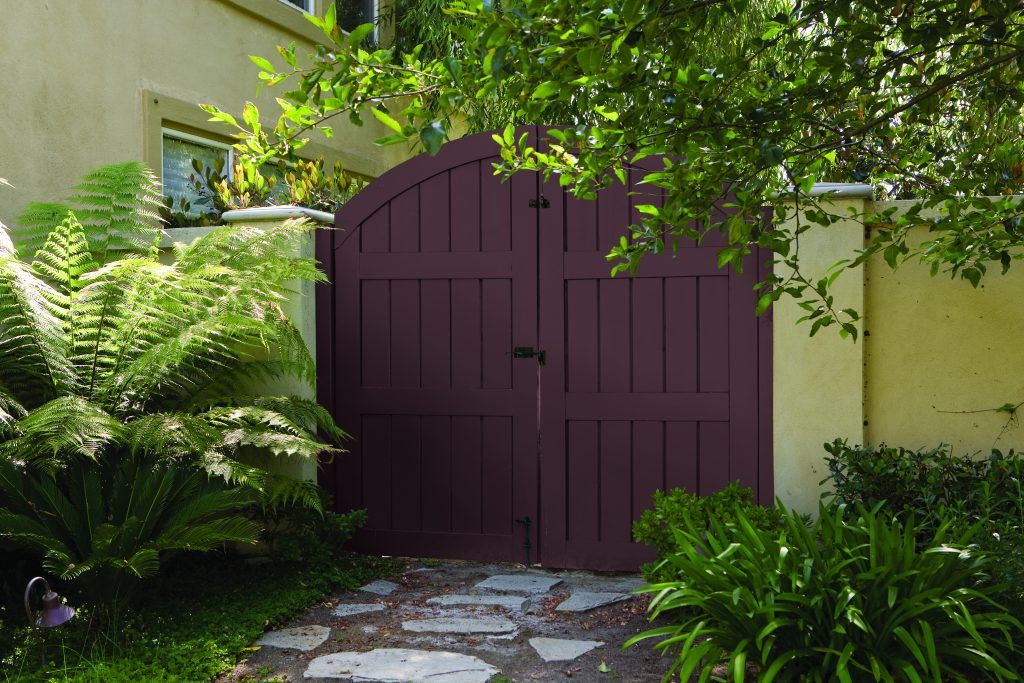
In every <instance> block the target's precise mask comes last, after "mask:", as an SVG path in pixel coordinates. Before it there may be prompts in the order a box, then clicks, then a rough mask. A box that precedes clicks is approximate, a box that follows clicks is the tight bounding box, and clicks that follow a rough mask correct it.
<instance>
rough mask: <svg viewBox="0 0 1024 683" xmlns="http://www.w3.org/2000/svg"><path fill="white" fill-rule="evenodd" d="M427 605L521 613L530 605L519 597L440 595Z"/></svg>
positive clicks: (528, 600)
mask: <svg viewBox="0 0 1024 683" xmlns="http://www.w3.org/2000/svg"><path fill="white" fill-rule="evenodd" d="M427 604H428V605H444V606H451V605H469V606H480V607H502V608H504V609H507V610H517V611H519V612H522V611H523V610H525V609H526V608H527V607H529V605H530V598H524V597H523V596H521V595H442V596H440V597H437V598H430V599H429V600H427Z"/></svg>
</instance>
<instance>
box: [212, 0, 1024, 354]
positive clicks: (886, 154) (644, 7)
mask: <svg viewBox="0 0 1024 683" xmlns="http://www.w3.org/2000/svg"><path fill="white" fill-rule="evenodd" d="M491 4H492V3H484V2H481V0H452V1H451V2H447V3H445V8H444V11H445V12H446V13H448V15H449V16H450V17H451V18H452V23H450V24H449V25H448V26H447V27H446V29H445V30H448V31H450V33H451V35H452V41H453V43H452V44H453V49H452V50H451V51H449V52H448V53H442V52H441V51H439V50H438V49H437V46H436V45H435V44H434V43H431V42H425V43H424V44H422V45H417V46H408V45H406V46H404V47H403V46H402V45H399V47H396V48H388V49H366V46H365V45H364V42H365V40H366V38H367V36H368V35H370V31H371V30H372V27H371V26H370V25H366V26H362V27H360V28H358V29H356V30H354V31H353V32H352V33H351V35H348V36H346V35H345V34H344V33H343V32H342V31H341V30H340V29H339V28H338V27H337V24H336V21H335V18H334V16H333V14H332V12H330V11H329V12H328V14H327V15H326V16H325V17H324V18H322V19H321V18H316V17H313V18H312V20H313V21H314V23H316V24H317V25H318V26H319V27H320V28H321V29H322V30H323V32H324V37H325V41H324V44H323V45H320V46H317V47H316V50H315V52H314V53H313V54H311V55H310V57H311V59H310V62H309V65H308V66H299V65H298V62H297V60H296V54H295V49H294V48H293V47H291V48H282V49H281V55H282V57H283V59H284V64H283V65H281V66H280V67H277V66H274V65H273V64H271V63H270V62H269V61H268V60H265V59H259V61H256V60H255V59H254V61H256V63H257V64H258V65H259V66H260V68H261V73H260V78H261V79H262V80H263V81H264V82H265V83H266V84H267V85H270V86H277V85H278V84H282V83H288V84H289V85H288V86H287V87H286V88H285V89H284V90H283V92H282V93H281V97H280V98H279V100H278V102H279V104H280V106H281V108H282V110H281V113H280V116H279V118H278V120H277V123H276V125H274V126H272V127H267V128H264V127H261V126H259V124H258V122H256V125H252V124H253V121H252V120H251V119H250V120H249V121H248V122H243V123H242V124H241V125H239V124H237V122H235V121H234V119H233V118H232V117H230V116H229V115H228V114H226V113H224V112H222V111H220V110H218V109H216V108H215V107H207V109H208V111H210V112H211V113H212V114H213V117H214V119H219V120H223V121H226V122H228V123H230V124H235V125H237V126H238V135H239V136H240V137H241V138H243V142H242V143H241V144H242V146H243V147H244V149H245V150H247V152H248V153H249V154H250V155H252V156H253V158H254V159H256V160H257V161H262V160H265V159H268V158H270V157H271V156H272V155H274V154H281V153H284V154H288V153H293V152H294V150H296V149H298V148H300V147H301V146H302V145H303V144H305V142H307V141H308V139H309V136H310V133H311V131H313V130H315V129H320V130H324V129H329V127H330V124H331V121H332V120H333V119H335V118H337V117H339V116H345V117H348V118H349V119H351V120H352V121H353V122H355V123H361V122H362V120H363V119H364V118H365V117H366V116H372V117H374V118H376V119H377V120H378V121H380V122H382V123H383V124H384V125H386V126H387V127H388V128H390V129H391V133H390V134H389V135H387V136H385V137H383V138H382V139H381V140H379V142H381V143H382V144H387V143H397V142H405V141H412V142H413V143H415V144H418V145H420V146H422V148H423V149H425V150H426V151H427V152H430V153H434V152H436V151H437V149H438V148H439V147H440V145H441V144H443V143H444V142H445V140H447V139H448V137H449V135H450V134H451V131H452V130H453V122H455V121H461V120H462V118H460V117H462V116H463V115H464V114H463V113H464V112H466V111H473V110H474V107H475V106H477V105H478V103H480V102H487V101H489V100H491V99H494V98H497V99H498V100H499V101H500V102H502V103H503V104H504V105H505V106H506V109H503V110H501V111H504V112H506V114H505V119H506V122H508V123H510V124H511V123H516V122H530V123H541V124H544V123H562V122H564V121H565V114H566V112H570V113H572V114H573V116H572V120H571V121H570V122H569V123H571V124H574V125H572V126H570V128H568V129H560V130H552V131H548V133H547V135H546V136H545V137H546V139H544V140H542V141H541V142H540V144H538V145H536V146H532V145H529V144H527V140H526V139H524V138H518V137H516V136H515V135H514V134H513V131H512V130H511V129H509V130H507V131H506V134H505V135H503V136H500V139H499V140H498V144H499V145H500V147H501V154H502V157H503V163H502V165H501V170H502V171H503V172H505V173H515V172H518V171H521V170H539V171H541V172H543V173H545V174H555V175H557V176H558V178H559V180H560V181H561V183H562V184H563V185H564V186H565V187H566V188H567V189H568V190H569V191H571V192H573V193H574V194H575V195H576V196H578V197H593V196H594V193H595V191H596V190H597V189H599V188H601V187H603V186H605V185H607V184H609V183H612V182H624V180H625V178H626V170H627V169H629V168H632V167H636V166H637V165H638V164H639V163H640V161H641V160H642V159H644V158H648V157H652V156H657V157H658V159H659V161H658V162H657V164H655V165H654V166H653V167H652V168H646V169H645V182H646V183H647V184H648V185H649V186H651V187H652V188H656V189H654V190H653V191H654V192H656V193H659V194H660V193H662V192H663V193H664V195H665V200H664V202H663V204H661V203H659V204H658V205H653V204H652V205H650V206H647V207H645V208H644V209H642V211H643V213H644V218H643V220H642V221H641V222H640V223H639V224H637V225H634V226H632V230H631V238H630V239H629V240H627V241H626V242H624V243H622V244H620V245H608V247H609V248H610V250H611V253H610V256H611V257H612V258H613V259H615V260H617V261H618V265H617V266H616V267H617V268H624V269H630V268H633V269H635V268H636V267H638V266H639V263H640V260H641V258H642V256H643V255H644V254H647V253H658V252H661V251H664V250H666V249H672V248H674V247H675V246H676V245H677V242H678V240H680V239H686V240H700V239H702V238H703V236H704V235H706V234H707V233H708V232H711V231H720V232H722V233H723V234H725V235H726V236H727V238H728V244H727V246H725V247H723V248H722V250H721V252H720V259H719V261H720V265H723V266H724V265H726V264H731V265H732V266H733V267H737V268H739V267H741V266H742V263H743V261H744V258H745V257H746V256H747V255H748V254H749V253H750V252H751V251H752V250H753V249H754V247H755V246H759V247H765V248H769V249H771V250H773V251H774V253H775V254H776V257H777V259H778V260H779V261H780V262H781V263H782V264H784V265H785V266H787V268H783V269H779V272H790V271H791V272H792V275H788V276H786V277H785V278H783V277H782V276H778V275H775V276H770V277H769V280H768V281H767V282H765V283H762V287H764V293H763V296H762V300H761V302H760V305H759V307H760V308H761V309H763V308H765V307H767V306H768V305H770V304H771V303H772V301H774V300H777V299H778V298H779V297H781V296H783V295H793V296H796V297H799V298H802V299H804V305H805V306H806V307H807V308H808V310H809V311H810V313H809V316H808V317H809V318H812V319H814V321H815V327H814V330H815V331H816V330H817V329H818V327H820V326H822V325H830V324H834V323H839V324H840V329H842V330H843V332H844V333H847V334H850V333H852V334H856V332H857V326H856V313H855V312H853V311H838V310H835V309H834V307H833V305H832V299H831V297H830V295H829V294H828V289H829V285H830V283H831V277H825V278H823V279H821V280H812V279H810V278H809V277H808V276H806V275H805V274H803V273H802V272H801V271H800V265H801V264H800V257H799V240H800V235H801V234H802V233H803V232H804V231H806V230H807V229H811V228H817V227H827V226H828V225H831V224H832V223H834V222H835V221H836V220H837V219H838V218H839V217H840V216H838V215H835V214H833V213H830V210H829V209H828V205H827V204H826V203H824V202H822V200H821V197H815V196H812V195H811V193H810V189H811V187H812V186H813V185H814V184H815V183H816V182H818V181H822V180H856V181H862V182H867V183H871V184H873V185H874V186H875V187H876V188H878V190H877V191H878V193H879V194H880V195H881V196H887V197H899V198H911V199H916V200H917V201H915V202H913V204H912V206H910V207H909V208H908V209H907V210H906V211H904V212H902V213H901V215H899V216H896V215H892V214H887V215H883V216H881V217H880V218H879V223H880V224H881V225H880V229H878V230H876V231H875V232H874V236H873V238H872V239H871V240H870V242H869V243H868V244H866V246H865V249H864V250H863V251H862V252H860V253H856V254H851V255H850V258H849V259H848V260H847V261H845V262H844V263H842V264H839V266H838V270H836V271H834V273H832V274H830V275H835V274H837V273H838V272H840V271H841V269H842V267H845V266H851V265H856V264H859V263H861V262H863V260H864V259H866V258H868V257H870V256H871V255H872V254H875V253H882V254H883V255H884V256H885V259H886V261H887V262H889V263H890V264H891V265H893V266H894V267H895V266H897V265H899V264H900V263H902V262H904V261H906V260H907V259H910V258H915V257H921V258H923V259H924V260H926V261H928V262H929V263H931V264H932V266H933V272H938V271H939V270H946V271H947V272H949V273H951V274H952V275H953V276H959V277H962V278H964V279H966V280H968V281H970V282H971V283H972V284H974V285H977V284H978V282H979V280H980V278H981V276H982V275H983V274H984V273H985V272H986V270H987V268H988V267H989V266H990V265H991V264H992V263H993V262H994V263H998V264H999V265H1000V267H1001V268H1002V269H1003V270H1004V271H1005V269H1006V268H1008V267H1009V266H1010V264H1011V263H1012V261H1013V260H1014V259H1018V258H1021V256H1022V250H1021V241H1022V240H1021V225H1022V223H1021V214H1022V212H1024V206H1022V203H1021V202H1020V201H1019V200H1016V199H1012V198H1010V193H1012V192H1015V191H1017V190H1018V189H1019V188H1020V185H1021V183H1022V182H1024V171H1022V164H1024V158H1022V151H1024V149H1022V146H1024V137H1022V136H1021V132H1022V126H1021V106H1022V102H1024V91H1022V88H1024V85H1022V80H1021V78H1020V75H1021V74H1020V69H1021V65H1022V64H1024V35H1022V8H1021V7H1020V5H1019V3H1016V2H1007V1H1006V0H1003V1H996V2H986V3H982V2H976V1H974V0H900V1H899V2H895V3H893V2H881V1H880V0H865V1H860V2H851V3H835V2H832V1H831V0H809V1H801V2H789V3H785V4H782V5H781V6H776V5H772V4H766V3H764V2H751V1H750V0H684V1H671V2H670V1H668V0H655V1H653V2H643V1H641V0H623V1H622V2H618V3H607V2H603V1H598V0H582V1H581V0H513V1H511V2H508V3H504V4H503V5H504V6H503V9H502V10H501V11H496V9H495V8H494V7H491ZM741 29H742V30H741ZM492 123H493V121H492ZM648 162H650V159H648ZM648 165H649V163H648ZM983 195H997V197H996V198H995V199H992V198H989V199H985V198H979V197H982V196H983ZM716 205H718V206H721V207H724V208H726V209H728V210H727V211H724V212H713V211H710V210H709V207H712V206H716ZM765 205H769V206H772V207H774V209H775V212H774V221H773V224H772V225H771V229H766V228H765V226H764V224H763V222H762V221H761V220H759V215H760V210H761V207H762V206H765ZM932 208H939V209H941V212H940V217H939V218H937V219H932V218H928V219H925V218H924V217H923V215H922V212H924V211H925V210H927V209H932ZM794 209H796V210H799V211H800V212H801V215H802V216H803V218H802V219H801V220H800V221H798V222H790V223H784V222H783V219H784V218H785V217H787V216H791V215H793V214H794V213H795V211H794ZM844 217H845V216H844ZM922 222H925V223H929V224H930V229H931V233H930V235H929V237H928V239H927V240H925V242H924V243H923V244H922V245H915V246H911V244H909V243H908V240H907V236H908V231H909V230H910V228H911V227H912V226H914V225H918V224H920V223H922Z"/></svg>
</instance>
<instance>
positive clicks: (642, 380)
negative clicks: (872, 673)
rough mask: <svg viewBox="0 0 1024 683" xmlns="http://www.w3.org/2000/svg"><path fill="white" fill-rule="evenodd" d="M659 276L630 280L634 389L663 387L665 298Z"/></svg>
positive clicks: (662, 282) (661, 280)
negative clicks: (631, 288)
mask: <svg viewBox="0 0 1024 683" xmlns="http://www.w3.org/2000/svg"><path fill="white" fill-rule="evenodd" d="M663 290H664V280H663V279H662V278H642V277H641V278H635V279H634V280H633V391H644V392H662V391H664V390H665V302H664V301H663Z"/></svg>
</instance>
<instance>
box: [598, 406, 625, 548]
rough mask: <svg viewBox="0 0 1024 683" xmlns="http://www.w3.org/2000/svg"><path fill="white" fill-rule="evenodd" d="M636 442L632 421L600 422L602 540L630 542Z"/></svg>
mask: <svg viewBox="0 0 1024 683" xmlns="http://www.w3.org/2000/svg"><path fill="white" fill-rule="evenodd" d="M632 461H633V443H632V435H631V434H630V423H629V422H625V421H622V420H616V421H610V422H602V423H601V470H600V471H601V486H600V490H601V513H600V520H601V540H602V541H604V542H609V543H628V542H629V539H630V538H631V534H630V528H631V524H632V519H631V516H630V507H631V501H632V493H633V492H632V488H633V487H632V480H633V476H632V469H633V467H632V464H631V463H632Z"/></svg>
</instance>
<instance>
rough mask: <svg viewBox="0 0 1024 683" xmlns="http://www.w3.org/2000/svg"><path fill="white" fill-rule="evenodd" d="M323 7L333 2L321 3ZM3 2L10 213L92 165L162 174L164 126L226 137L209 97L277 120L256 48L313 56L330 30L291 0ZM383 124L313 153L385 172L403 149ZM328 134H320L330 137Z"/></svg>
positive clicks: (59, 195) (1, 109)
mask: <svg viewBox="0 0 1024 683" xmlns="http://www.w3.org/2000/svg"><path fill="white" fill-rule="evenodd" d="M315 2H316V9H317V11H318V12H322V10H323V8H324V7H325V4H326V2H327V0H315ZM0 9H2V11H0V93H2V97H0V177H3V178H6V179H7V180H9V181H10V182H11V183H12V184H13V185H14V189H13V190H11V189H10V188H5V190H4V191H3V192H0V220H3V221H4V222H5V223H7V224H9V225H10V224H13V223H15V217H16V216H17V215H18V213H19V212H20V211H21V209H22V208H23V207H24V206H25V204H26V203H28V202H30V201H52V200H61V199H63V198H64V197H65V196H66V194H67V192H68V190H69V188H70V187H71V186H72V185H74V184H75V182H76V181H77V180H78V179H79V178H80V177H81V176H82V175H83V174H85V173H87V172H88V171H90V170H92V169H94V168H96V167H98V166H101V165H103V164H108V163H115V162H121V161H127V160H138V159H141V160H143V161H145V162H147V163H148V164H149V165H150V166H151V167H152V168H153V169H154V171H156V172H157V173H159V171H160V163H161V160H160V126H161V125H167V126H169V127H172V128H179V129H182V130H185V131H186V132H188V131H192V132H201V133H204V134H213V135H220V136H223V138H222V139H223V140H224V141H225V142H229V141H230V138H229V137H227V136H228V135H230V132H231V131H230V130H229V129H228V127H227V126H224V125H220V124H216V123H208V122H207V121H206V119H208V118H209V117H208V116H207V115H206V114H205V112H203V111H201V110H200V109H199V108H198V106H197V105H198V104H199V103H209V104H216V105H217V106H219V107H221V108H222V109H225V110H226V111H231V112H233V113H236V114H237V113H238V112H239V111H240V110H241V108H242V105H243V104H244V103H245V101H246V100H254V101H255V102H256V103H257V105H258V106H259V108H260V111H261V112H262V113H263V115H264V116H265V117H266V118H265V121H264V122H265V123H266V122H271V123H272V122H273V120H274V119H273V117H274V115H275V114H276V110H277V105H276V104H275V102H274V100H273V96H274V95H276V94H277V93H276V92H274V91H273V90H270V91H265V92H263V93H262V94H261V95H260V96H259V97H258V98H257V97H256V88H257V86H258V84H259V80H258V79H257V73H258V71H259V70H258V69H257V68H256V67H255V66H254V65H253V64H252V63H251V62H250V61H249V59H248V55H250V54H256V55H260V56H264V57H268V58H271V59H272V60H274V58H275V57H276V58H277V59H276V60H275V62H276V63H279V62H280V61H281V60H280V58H279V56H278V55H277V50H276V46H277V45H280V44H287V43H289V42H291V41H293V40H294V41H296V43H297V45H298V48H299V49H298V52H299V53H300V54H305V53H306V52H307V51H308V49H307V48H309V47H310V46H311V45H312V44H313V41H314V40H317V38H318V35H322V34H319V31H318V29H316V27H314V26H313V25H312V24H310V23H309V22H308V21H306V20H305V19H304V18H303V17H302V15H301V13H300V12H299V11H298V10H296V9H294V8H292V7H291V6H289V5H287V4H285V3H284V2H282V1H281V0H39V1H34V2H16V1H14V0H5V1H4V2H3V3H2V8H0ZM384 134H386V130H385V129H384V128H383V127H382V126H380V125H379V124H378V123H377V122H376V121H374V120H372V117H371V120H369V121H367V122H366V125H365V126H364V127H363V128H357V127H354V126H352V125H351V124H349V123H348V122H347V121H339V122H337V123H336V124H335V136H334V138H332V139H330V140H326V139H325V138H323V137H319V142H320V143H322V146H318V147H315V148H313V147H312V146H311V148H310V151H311V152H312V153H313V154H314V155H321V154H322V155H325V156H327V157H328V159H329V160H330V161H331V162H333V161H334V159H340V160H341V161H342V162H343V163H344V164H345V166H346V167H347V168H349V169H351V170H353V171H356V172H358V173H361V174H365V175H368V176H378V175H380V174H381V173H383V172H384V171H386V170H387V169H388V168H390V167H391V166H393V165H395V164H397V163H398V162H400V161H401V160H402V159H403V158H404V155H405V154H406V150H405V149H404V148H402V147H401V146H391V147H377V146H375V145H373V143H372V140H373V139H375V138H377V137H380V136H381V135H384ZM317 138H318V135H317V136H314V138H313V140H314V142H318V140H317Z"/></svg>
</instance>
